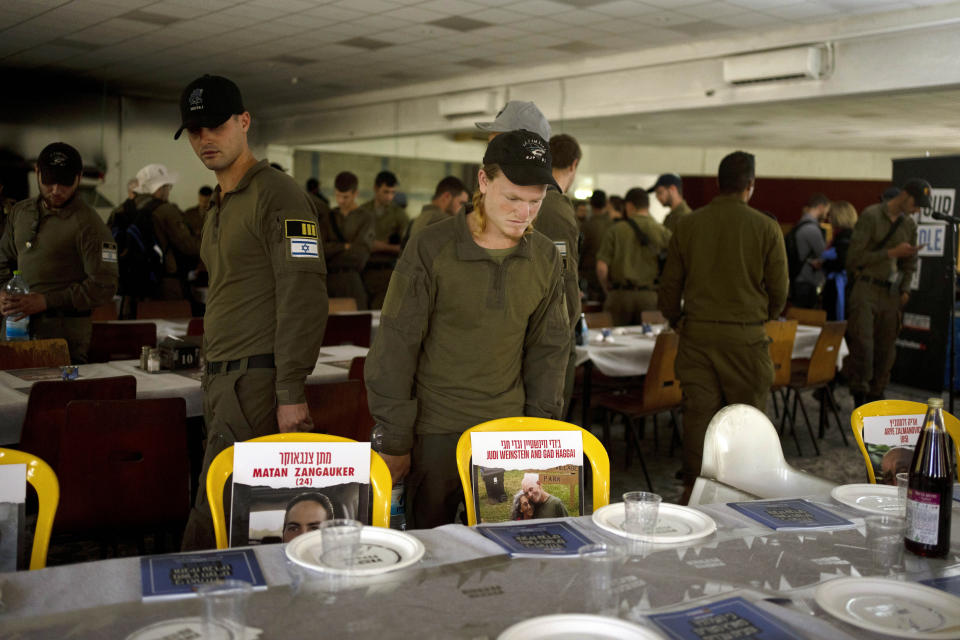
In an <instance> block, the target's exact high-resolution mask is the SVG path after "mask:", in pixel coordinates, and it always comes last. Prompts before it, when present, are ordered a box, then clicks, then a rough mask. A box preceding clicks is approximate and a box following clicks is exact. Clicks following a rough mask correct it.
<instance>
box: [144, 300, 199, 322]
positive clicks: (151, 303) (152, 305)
mask: <svg viewBox="0 0 960 640" xmlns="http://www.w3.org/2000/svg"><path fill="white" fill-rule="evenodd" d="M192 317H193V309H192V308H191V307H190V301H189V300H144V301H141V302H138V303H137V320H150V319H153V318H157V319H160V318H164V319H169V318H192Z"/></svg>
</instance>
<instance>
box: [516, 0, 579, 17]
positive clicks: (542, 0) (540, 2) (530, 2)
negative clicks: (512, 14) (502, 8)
mask: <svg viewBox="0 0 960 640" xmlns="http://www.w3.org/2000/svg"><path fill="white" fill-rule="evenodd" d="M510 9H512V10H513V11H516V12H518V13H525V14H527V15H531V16H554V15H557V14H560V13H566V12H568V11H573V9H574V7H572V6H570V5H569V4H563V3H561V2H553V1H552V0H520V2H514V3H512V4H511V5H510Z"/></svg>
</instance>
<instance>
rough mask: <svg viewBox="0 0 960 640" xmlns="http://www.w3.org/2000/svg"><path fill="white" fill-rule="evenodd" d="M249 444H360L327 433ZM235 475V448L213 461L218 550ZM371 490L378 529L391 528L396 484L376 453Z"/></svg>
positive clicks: (210, 495) (223, 543) (210, 480)
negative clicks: (225, 496)
mask: <svg viewBox="0 0 960 640" xmlns="http://www.w3.org/2000/svg"><path fill="white" fill-rule="evenodd" d="M246 442H356V440H351V439H350V438H341V437H340V436H331V435H329V434H326V433H301V432H296V433H276V434H272V435H269V436H261V437H259V438H253V439H251V440H247V441H246ZM232 473H233V447H227V448H226V449H224V450H223V451H221V452H220V453H219V454H217V457H216V458H214V459H213V462H211V463H210V469H209V470H208V471H207V500H208V501H209V502H210V515H211V516H212V517H213V530H214V532H215V533H216V536H217V549H226V548H227V546H228V544H229V541H228V538H227V519H226V515H225V514H224V511H223V487H224V485H226V483H227V478H229V477H230V474H232ZM370 487H371V488H372V489H373V518H372V524H373V526H375V527H389V526H390V492H391V491H392V489H393V481H392V480H391V479H390V469H388V468H387V463H385V462H384V461H383V458H381V457H380V454H378V453H377V452H376V451H371V452H370Z"/></svg>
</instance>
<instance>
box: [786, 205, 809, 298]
mask: <svg viewBox="0 0 960 640" xmlns="http://www.w3.org/2000/svg"><path fill="white" fill-rule="evenodd" d="M810 223H814V224H815V221H814V220H810V219H809V218H808V219H806V220H801V221H800V222H798V223H797V224H796V225H795V226H794V227H793V229H790V231H788V232H787V235H785V236H784V237H783V243H784V245H786V249H787V272H788V273H789V275H790V285H791V286H793V281H794V280H796V278H797V276H798V275H800V270H801V269H803V263H804V262H806V261H807V258H808V257H809V256H801V255H800V249H799V248H798V247H797V231H798V230H799V229H800V227H802V226H803V225H805V224H810Z"/></svg>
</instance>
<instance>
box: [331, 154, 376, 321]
mask: <svg viewBox="0 0 960 640" xmlns="http://www.w3.org/2000/svg"><path fill="white" fill-rule="evenodd" d="M358 184H359V182H358V181H357V176H355V175H354V174H352V173H350V172H349V171H342V172H340V173H338V174H337V177H336V179H334V181H333V193H334V196H335V197H336V199H337V207H336V208H335V209H333V210H332V211H330V210H327V213H326V214H322V213H321V214H320V215H321V216H322V217H321V218H320V228H321V229H322V230H323V233H322V234H321V235H322V237H323V254H324V255H325V256H326V258H327V292H328V293H329V295H330V297H332V298H353V299H354V300H355V301H356V302H357V309H361V310H362V309H366V308H367V291H366V289H364V288H363V278H362V277H361V276H360V274H361V273H362V272H363V267H364V266H365V265H366V264H367V260H368V259H369V258H370V251H372V250H373V235H374V222H373V214H371V213H370V212H369V211H367V210H366V209H361V208H359V207H358V206H357V185H358Z"/></svg>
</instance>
